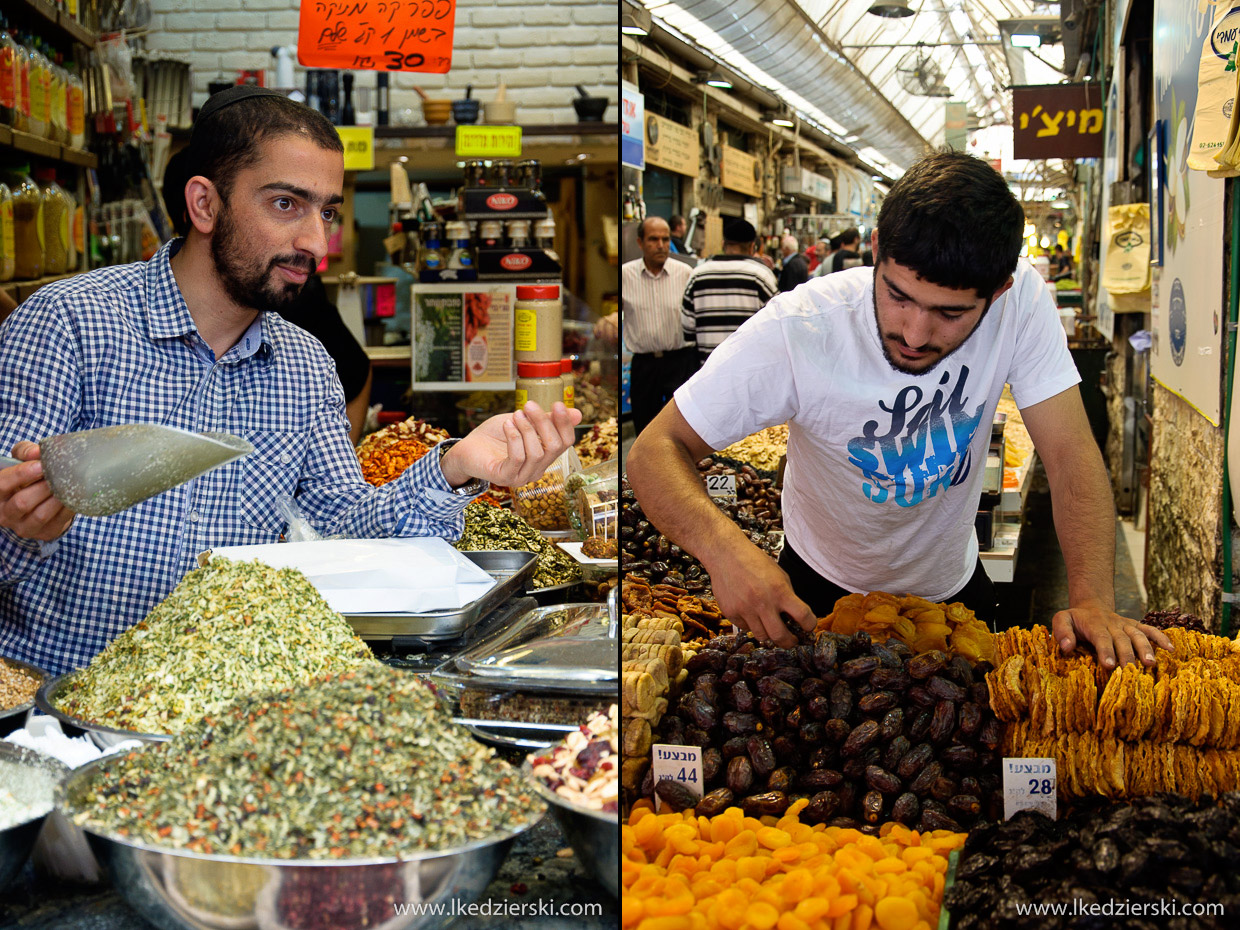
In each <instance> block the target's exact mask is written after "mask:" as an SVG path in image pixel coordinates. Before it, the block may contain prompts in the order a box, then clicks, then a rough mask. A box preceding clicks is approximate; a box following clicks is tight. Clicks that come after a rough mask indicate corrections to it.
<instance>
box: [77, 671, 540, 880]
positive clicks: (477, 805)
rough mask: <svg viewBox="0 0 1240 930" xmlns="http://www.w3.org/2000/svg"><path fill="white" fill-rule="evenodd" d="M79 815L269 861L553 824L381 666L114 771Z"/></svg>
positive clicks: (439, 843)
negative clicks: (542, 820)
mask: <svg viewBox="0 0 1240 930" xmlns="http://www.w3.org/2000/svg"><path fill="white" fill-rule="evenodd" d="M76 806H77V810H76V811H75V812H74V815H73V819H74V821H75V822H76V823H77V824H78V825H79V826H85V827H88V828H89V829H92V830H100V831H103V832H107V833H113V834H119V835H121V836H125V837H128V838H129V839H131V840H136V841H140V842H146V843H150V844H152V845H157V846H164V847H172V848H176V849H188V850H192V851H194V852H198V853H206V854H226V855H234V856H247V857H255V858H270V859H351V858H376V857H390V856H400V855H402V854H409V853H414V852H423V851H437V850H451V849H454V848H458V847H461V846H464V845H466V844H470V843H474V842H477V841H480V840H484V839H488V838H491V837H498V836H500V835H503V834H508V833H511V832H513V831H514V830H517V829H520V828H523V827H525V826H527V825H529V824H532V823H534V822H535V821H537V820H538V818H539V817H541V816H542V813H543V806H542V805H541V804H540V803H539V801H538V799H537V798H536V797H534V796H533V793H532V792H529V791H527V790H526V789H525V787H524V785H523V782H522V779H521V776H520V774H519V773H518V772H517V771H516V770H514V769H513V768H512V767H511V766H510V765H508V764H507V763H506V762H504V761H503V760H501V759H498V758H495V755H494V750H491V749H488V748H487V747H485V746H482V745H481V744H479V743H477V742H475V741H474V740H473V739H471V738H470V736H469V734H468V733H467V732H466V731H465V730H464V729H462V728H460V727H457V726H456V725H454V724H453V723H452V722H451V718H450V717H449V716H448V714H447V711H446V710H445V709H443V708H442V707H441V706H440V705H439V702H438V700H437V699H436V698H435V695H434V694H433V693H432V692H431V690H430V689H429V688H428V687H427V686H426V685H425V684H423V683H421V682H420V681H418V680H417V679H416V678H413V677H412V676H410V675H407V674H405V673H402V672H398V671H395V670H393V669H389V668H387V667H385V666H382V665H379V664H377V663H376V664H374V665H369V666H367V667H365V668H362V669H357V670H355V671H350V672H345V673H344V674H343V675H339V676H337V677H335V678H329V679H323V680H320V681H316V682H314V683H313V684H311V685H309V686H307V687H304V688H297V689H291V690H288V691H283V692H280V693H277V694H270V695H264V696H258V697H253V698H249V699H248V700H245V701H242V702H240V703H238V704H236V705H234V706H233V707H231V708H229V709H227V710H226V711H225V712H224V713H223V714H221V715H220V716H219V717H218V718H209V719H207V720H204V721H203V722H202V723H201V724H199V725H198V726H196V727H194V728H192V729H189V730H186V731H185V732H183V733H182V734H181V735H179V736H178V737H177V738H176V739H174V740H172V741H171V742H169V743H164V744H161V745H157V746H150V747H147V748H146V749H144V750H143V751H140V752H132V753H129V754H128V755H125V756H124V757H120V758H117V759H115V760H108V761H106V762H105V763H104V764H103V765H102V766H101V767H100V768H99V769H98V770H97V772H96V773H95V776H94V779H93V780H92V781H91V782H90V783H89V784H88V785H86V786H84V787H83V789H82V791H81V793H80V794H79V795H78V797H77V799H76Z"/></svg>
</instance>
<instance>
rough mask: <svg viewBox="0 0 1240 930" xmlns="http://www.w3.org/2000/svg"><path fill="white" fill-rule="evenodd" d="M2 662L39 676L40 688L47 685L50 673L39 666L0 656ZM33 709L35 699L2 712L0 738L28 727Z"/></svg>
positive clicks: (0, 713)
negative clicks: (27, 716)
mask: <svg viewBox="0 0 1240 930" xmlns="http://www.w3.org/2000/svg"><path fill="white" fill-rule="evenodd" d="M0 662H4V663H5V664H7V665H15V666H17V667H18V668H20V669H25V670H26V671H28V672H33V673H34V674H35V675H38V676H39V687H42V686H43V685H45V684H47V679H48V677H49V675H48V673H47V672H45V671H44V670H43V669H41V668H39V667H38V666H37V665H31V664H30V663H29V662H22V661H21V660H20V659H10V658H9V657H8V656H0ZM32 707H34V698H31V699H30V700H29V701H26V703H24V704H18V705H17V706H16V707H9V708H6V709H4V710H0V736H8V735H9V734H10V733H12V732H13V731H14V730H20V729H21V728H22V727H24V726H25V725H26V715H27V714H29V713H30V709H31V708H32Z"/></svg>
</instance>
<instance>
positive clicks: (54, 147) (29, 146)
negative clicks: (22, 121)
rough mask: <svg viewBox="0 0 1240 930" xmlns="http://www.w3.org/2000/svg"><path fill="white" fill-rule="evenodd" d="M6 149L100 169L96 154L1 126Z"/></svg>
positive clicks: (0, 137)
mask: <svg viewBox="0 0 1240 930" xmlns="http://www.w3.org/2000/svg"><path fill="white" fill-rule="evenodd" d="M5 147H8V148H12V149H15V150H17V151H19V152H25V153H26V154H28V155H35V156H37V157H39V158H49V159H53V160H54V161H60V162H64V163H65V164H68V165H77V166H78V167H81V168H97V167H99V159H98V157H96V155H95V153H94V152H88V151H86V150H85V149H77V148H73V147H72V146H70V145H62V144H61V143H59V142H53V141H52V140H51V139H44V138H43V137H42V136H32V135H31V134H30V133H28V132H21V131H20V130H17V129H12V128H10V127H8V126H0V148H5Z"/></svg>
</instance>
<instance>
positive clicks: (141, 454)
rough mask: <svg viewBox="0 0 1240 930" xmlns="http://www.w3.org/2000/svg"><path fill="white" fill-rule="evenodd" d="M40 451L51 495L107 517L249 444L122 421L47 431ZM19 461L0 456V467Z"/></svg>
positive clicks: (240, 453)
mask: <svg viewBox="0 0 1240 930" xmlns="http://www.w3.org/2000/svg"><path fill="white" fill-rule="evenodd" d="M39 450H40V459H41V460H42V462H43V474H44V477H46V478H47V483H48V484H49V485H51V488H52V493H53V494H54V495H55V496H56V499H57V500H59V501H60V502H61V503H63V504H64V505H65V506H66V507H68V508H69V509H70V510H72V511H74V512H76V513H80V514H82V515H83V516H87V517H106V516H110V515H111V514H114V513H120V512H121V511H122V510H128V509H129V508H130V507H132V506H133V505H134V504H139V503H141V502H142V501H144V500H146V499H147V498H148V497H154V496H155V495H156V494H162V493H163V492H164V491H167V490H170V489H172V488H175V487H177V486H178V485H182V484H184V483H185V482H186V481H189V480H190V479H192V478H197V477H198V476H199V475H202V474H205V473H206V472H209V471H211V470H212V469H213V468H219V467H220V466H221V465H225V464H227V463H228V462H231V461H233V460H234V459H238V458H241V456H243V455H248V454H249V453H251V452H253V451H254V447H253V446H252V445H250V443H249V442H247V441H246V440H244V439H242V438H241V437H240V436H234V435H232V434H231V433H191V432H188V431H187V430H183V429H177V428H175V427H172V426H159V425H158V424H155V423H123V424H121V425H119V426H102V427H99V428H98V429H86V430H79V431H77V432H74V433H62V434H60V435H59V436H49V437H48V438H47V439H44V440H43V441H42V442H40V443H39ZM18 464H20V463H19V462H18V460H17V459H11V458H8V457H7V456H0V467H5V468H7V467H8V466H10V465H18Z"/></svg>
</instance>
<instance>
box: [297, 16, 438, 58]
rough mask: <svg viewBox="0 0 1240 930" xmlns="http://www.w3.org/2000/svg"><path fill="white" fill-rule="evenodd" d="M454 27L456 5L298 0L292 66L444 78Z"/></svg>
mask: <svg viewBox="0 0 1240 930" xmlns="http://www.w3.org/2000/svg"><path fill="white" fill-rule="evenodd" d="M455 24H456V0H303V2H302V4H301V22H300V26H299V28H298V33H297V60H298V61H300V62H301V63H302V64H303V65H306V66H307V67H311V68H341V69H346V70H350V71H424V72H430V73H433V74H446V73H447V71H448V69H449V68H451V67H452V33H453V28H454V26H455Z"/></svg>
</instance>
